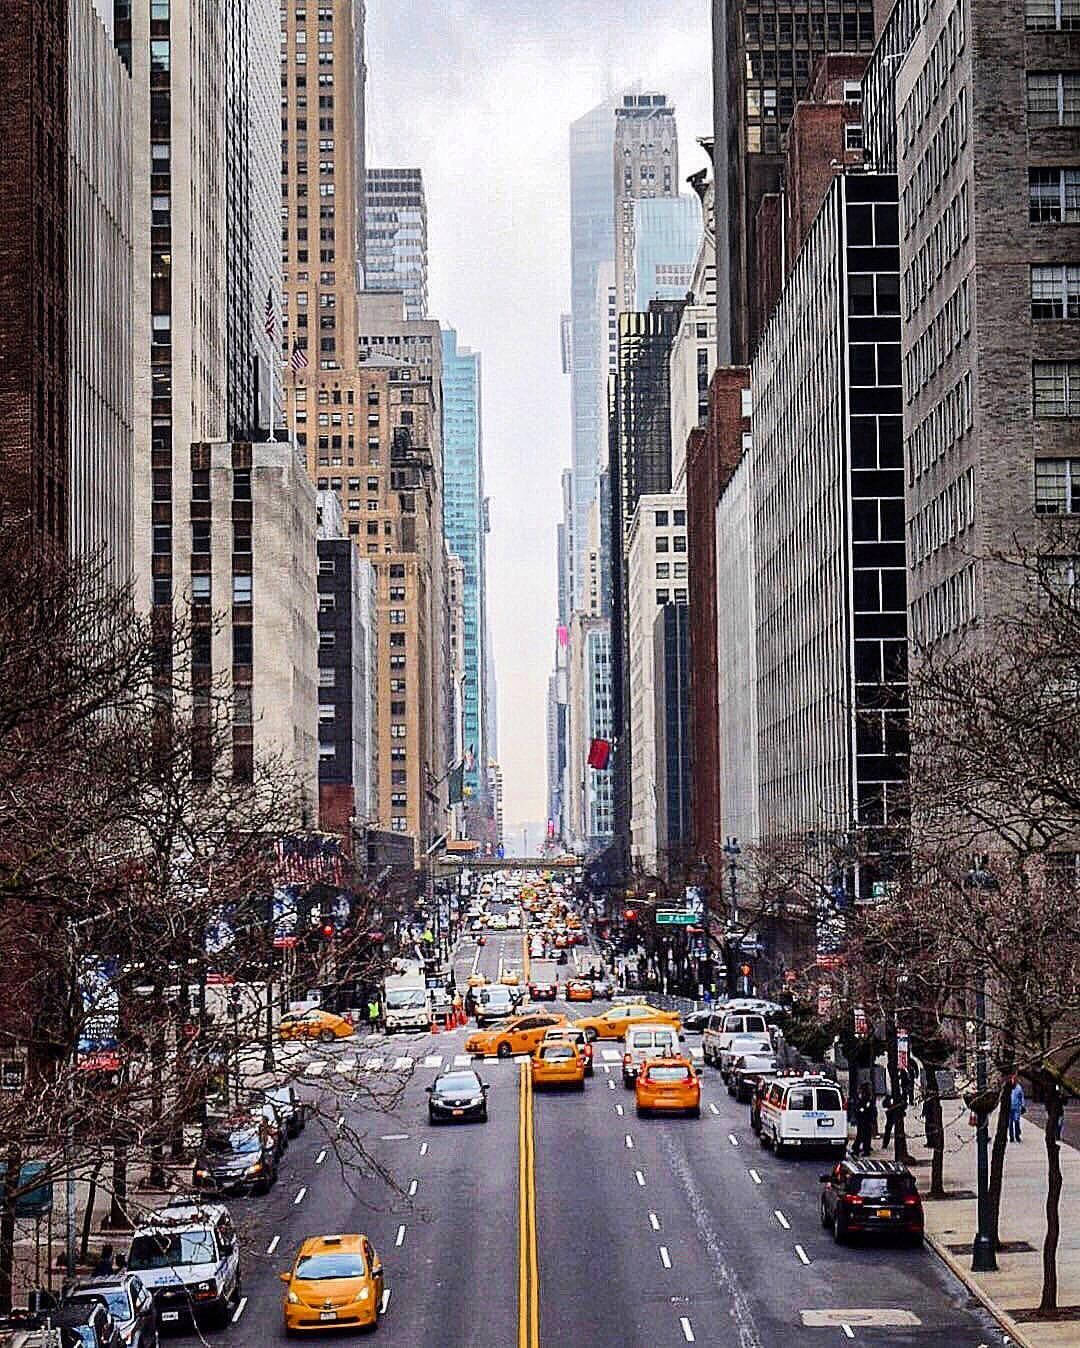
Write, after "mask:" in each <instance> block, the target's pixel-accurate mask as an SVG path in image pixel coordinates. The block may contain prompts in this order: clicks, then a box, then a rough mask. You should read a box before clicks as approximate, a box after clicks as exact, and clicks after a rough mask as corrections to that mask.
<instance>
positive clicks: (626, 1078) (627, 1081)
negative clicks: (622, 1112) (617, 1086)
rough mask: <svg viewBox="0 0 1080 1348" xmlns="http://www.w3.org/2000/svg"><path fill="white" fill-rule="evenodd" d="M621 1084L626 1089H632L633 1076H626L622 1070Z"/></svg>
mask: <svg viewBox="0 0 1080 1348" xmlns="http://www.w3.org/2000/svg"><path fill="white" fill-rule="evenodd" d="M622 1084H623V1085H624V1086H625V1087H626V1089H627V1090H628V1091H632V1090H633V1089H634V1078H633V1077H631V1076H627V1074H626V1073H625V1072H624V1073H623V1074H622Z"/></svg>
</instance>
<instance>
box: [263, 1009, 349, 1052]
mask: <svg viewBox="0 0 1080 1348" xmlns="http://www.w3.org/2000/svg"><path fill="white" fill-rule="evenodd" d="M355 1033H356V1028H355V1026H354V1025H353V1024H352V1023H351V1022H350V1021H347V1020H346V1019H345V1017H344V1016H335V1015H334V1013H333V1012H332V1011H322V1010H320V1009H319V1007H317V1006H316V1007H312V1008H311V1010H309V1011H287V1012H286V1013H285V1015H283V1016H282V1017H281V1020H280V1021H279V1022H278V1035H279V1037H280V1038H282V1039H318V1040H321V1041H322V1043H324V1044H330V1043H332V1042H333V1041H334V1040H335V1039H348V1038H349V1036H350V1035H353V1034H355Z"/></svg>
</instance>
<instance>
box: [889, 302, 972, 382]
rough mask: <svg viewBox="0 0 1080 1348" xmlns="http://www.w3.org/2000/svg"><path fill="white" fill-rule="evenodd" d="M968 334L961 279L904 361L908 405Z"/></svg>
mask: <svg viewBox="0 0 1080 1348" xmlns="http://www.w3.org/2000/svg"><path fill="white" fill-rule="evenodd" d="M970 330H971V305H970V302H969V300H968V278H967V277H966V276H965V277H962V278H961V281H960V284H959V285H958V286H957V287H956V288H955V290H953V291H952V293H951V294H950V295H949V296H948V298H947V299H946V300H945V302H944V303H943V304H942V306H941V308H940V309H939V310H938V311H937V313H936V314H935V315H934V317H933V318H932V319H931V321H930V323H929V324H928V325H927V326H926V328H924V329H923V331H922V332H921V333H920V334H919V337H918V339H917V340H916V342H915V344H914V345H913V346H912V348H911V350H910V351H909V352H908V353H907V355H906V357H905V358H904V359H905V364H906V369H905V375H906V378H905V381H904V383H905V389H904V391H905V395H906V398H907V401H908V402H909V403H910V402H912V401H913V400H914V398H915V396H916V395H917V394H918V392H919V390H920V389H922V388H923V387H924V386H925V385H926V384H927V382H928V381H929V380H930V379H932V378H933V376H934V375H935V374H936V373H937V372H938V370H940V369H941V367H942V366H943V365H944V364H945V362H946V361H947V360H948V359H949V357H950V356H951V355H952V353H953V352H954V351H955V350H956V348H957V347H958V346H959V345H960V343H961V342H962V341H963V340H964V338H965V337H966V336H967V335H968V332H969V331H970Z"/></svg>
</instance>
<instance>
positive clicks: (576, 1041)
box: [544, 1025, 593, 1077]
mask: <svg viewBox="0 0 1080 1348" xmlns="http://www.w3.org/2000/svg"><path fill="white" fill-rule="evenodd" d="M556 1041H561V1042H563V1043H567V1044H573V1046H574V1048H575V1049H577V1051H578V1053H579V1054H580V1055H581V1056H582V1057H583V1058H584V1059H585V1075H586V1076H587V1077H591V1076H592V1075H593V1044H592V1040H591V1039H590V1038H589V1036H588V1035H587V1034H586V1033H585V1031H584V1030H579V1029H578V1028H577V1026H576V1025H553V1026H552V1028H551V1029H550V1030H548V1031H547V1033H546V1034H545V1035H544V1043H545V1044H551V1043H555V1042H556Z"/></svg>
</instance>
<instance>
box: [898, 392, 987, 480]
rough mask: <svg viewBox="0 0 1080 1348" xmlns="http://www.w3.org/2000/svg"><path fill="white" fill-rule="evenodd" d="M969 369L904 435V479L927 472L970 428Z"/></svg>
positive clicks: (916, 476)
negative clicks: (906, 467)
mask: <svg viewBox="0 0 1080 1348" xmlns="http://www.w3.org/2000/svg"><path fill="white" fill-rule="evenodd" d="M971 419H972V413H971V372H970V371H965V373H964V374H963V376H962V377H961V378H960V379H958V380H957V382H956V383H955V384H953V386H952V387H951V388H950V389H949V390H948V391H947V392H946V393H945V394H944V395H943V396H942V397H941V398H939V399H938V401H937V402H936V403H935V404H934V405H933V407H931V409H930V411H929V412H927V414H926V416H925V417H923V419H922V421H920V422H919V424H918V425H917V426H916V427H915V428H914V430H913V431H912V433H911V435H910V436H908V445H907V462H908V481H909V483H910V482H914V481H915V479H916V478H919V477H921V476H922V474H923V473H925V472H927V471H928V470H929V469H930V468H931V467H933V465H934V464H935V463H937V461H938V460H939V459H940V458H941V457H942V456H943V455H944V454H947V453H948V451H949V450H950V449H952V447H953V445H955V444H956V442H957V441H958V440H959V439H960V437H961V436H962V435H963V434H964V433H965V432H966V431H969V430H970V429H971Z"/></svg>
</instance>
